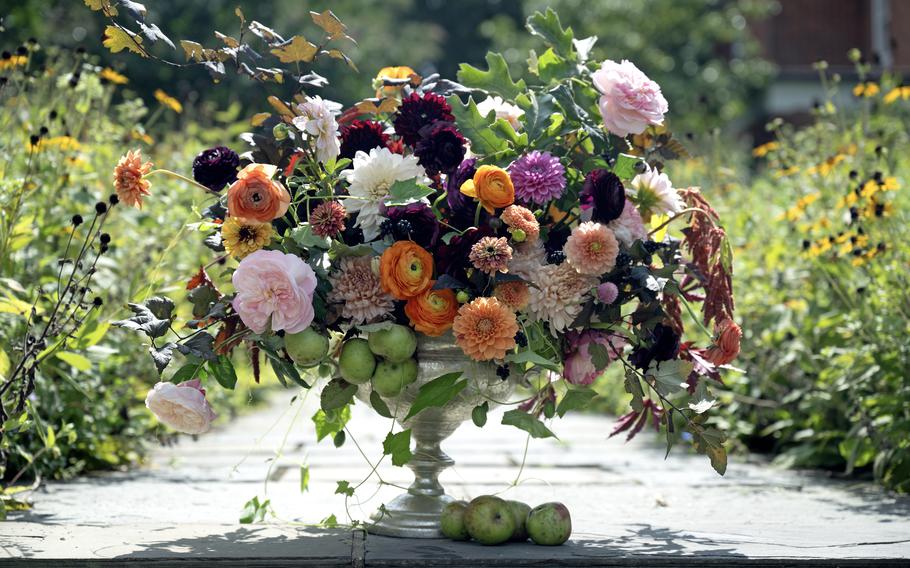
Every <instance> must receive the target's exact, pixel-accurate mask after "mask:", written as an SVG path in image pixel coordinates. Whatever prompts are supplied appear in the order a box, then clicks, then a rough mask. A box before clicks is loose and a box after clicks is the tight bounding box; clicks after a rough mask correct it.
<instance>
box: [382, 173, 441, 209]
mask: <svg viewBox="0 0 910 568" xmlns="http://www.w3.org/2000/svg"><path fill="white" fill-rule="evenodd" d="M432 194H433V189H431V188H429V187H427V186H425V185H423V184H422V183H417V180H416V179H408V180H398V181H396V182H395V183H393V184H392V186H391V187H389V197H388V199H386V201H385V204H386V205H388V206H398V205H407V204H409V203H414V202H415V201H420V200H421V199H423V198H425V197H427V196H429V195H432Z"/></svg>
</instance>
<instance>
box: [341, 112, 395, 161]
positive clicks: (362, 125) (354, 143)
mask: <svg viewBox="0 0 910 568" xmlns="http://www.w3.org/2000/svg"><path fill="white" fill-rule="evenodd" d="M388 144H389V135H388V134H386V133H385V132H383V128H382V125H381V124H379V123H378V122H376V121H373V120H354V121H352V122H351V123H350V124H346V125H344V126H342V127H341V157H342V158H349V159H351V160H353V159H354V154H356V153H357V152H367V153H369V151H370V150H372V149H373V148H383V147H387V146H388Z"/></svg>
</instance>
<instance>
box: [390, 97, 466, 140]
mask: <svg viewBox="0 0 910 568" xmlns="http://www.w3.org/2000/svg"><path fill="white" fill-rule="evenodd" d="M438 120H441V121H443V122H455V116H454V115H453V114H452V107H450V106H449V103H447V102H446V99H445V97H443V96H442V95H437V94H436V93H424V94H423V95H419V94H417V93H411V94H410V95H408V96H407V97H405V98H404V99H403V100H402V101H401V105H400V106H399V107H398V113H397V114H396V116H395V119H394V120H393V121H392V125H393V126H394V127H395V133H396V134H398V135H399V136H401V139H402V140H404V143H405V144H407V145H409V146H414V145H415V144H417V142H418V141H420V130H421V129H422V128H423V127H425V126H427V125H428V124H433V123H434V122H436V121H438Z"/></svg>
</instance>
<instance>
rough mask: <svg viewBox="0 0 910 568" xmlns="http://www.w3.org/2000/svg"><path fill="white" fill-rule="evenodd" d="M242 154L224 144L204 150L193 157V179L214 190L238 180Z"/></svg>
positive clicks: (219, 189)
mask: <svg viewBox="0 0 910 568" xmlns="http://www.w3.org/2000/svg"><path fill="white" fill-rule="evenodd" d="M238 169H240V156H238V155H237V152H235V151H233V150H231V149H230V148H226V147H224V146H216V147H214V148H209V149H208V150H203V151H202V152H200V153H199V155H198V156H196V158H195V159H193V179H194V180H196V181H197V182H198V183H200V184H202V185H204V186H205V187H207V188H209V189H211V190H212V191H221V190H222V189H224V186H226V185H228V184H231V183H234V182H235V181H237V170H238Z"/></svg>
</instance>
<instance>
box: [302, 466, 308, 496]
mask: <svg viewBox="0 0 910 568" xmlns="http://www.w3.org/2000/svg"><path fill="white" fill-rule="evenodd" d="M309 488H310V468H309V466H307V465H302V466H300V492H301V493H303V492H304V491H307V490H308V489H309Z"/></svg>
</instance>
